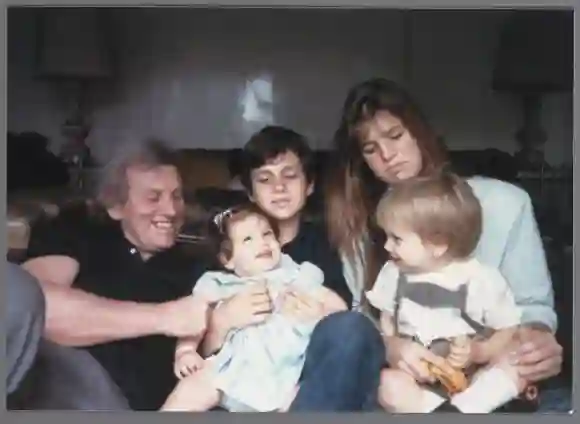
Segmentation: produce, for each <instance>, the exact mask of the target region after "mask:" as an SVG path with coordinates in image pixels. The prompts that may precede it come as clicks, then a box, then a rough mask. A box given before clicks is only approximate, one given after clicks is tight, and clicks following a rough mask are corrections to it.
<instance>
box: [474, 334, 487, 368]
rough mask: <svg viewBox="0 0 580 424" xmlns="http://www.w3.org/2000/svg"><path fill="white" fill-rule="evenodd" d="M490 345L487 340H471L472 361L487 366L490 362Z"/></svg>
mask: <svg viewBox="0 0 580 424" xmlns="http://www.w3.org/2000/svg"><path fill="white" fill-rule="evenodd" d="M488 347H489V343H488V340H487V339H478V338H474V339H472V340H471V353H470V358H469V359H470V360H471V362H473V363H474V364H486V363H488V362H489V360H490V352H489V348H488Z"/></svg>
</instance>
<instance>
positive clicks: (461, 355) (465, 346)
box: [447, 336, 471, 369]
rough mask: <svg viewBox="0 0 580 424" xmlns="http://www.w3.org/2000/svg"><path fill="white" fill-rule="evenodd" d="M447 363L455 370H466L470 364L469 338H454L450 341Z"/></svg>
mask: <svg viewBox="0 0 580 424" xmlns="http://www.w3.org/2000/svg"><path fill="white" fill-rule="evenodd" d="M447 362H448V363H449V365H451V366H452V367H453V368H457V369H463V368H466V367H467V366H468V365H469V364H470V363H471V338H470V337H469V336H459V337H455V338H454V339H453V340H452V341H451V346H450V348H449V355H448V356H447Z"/></svg>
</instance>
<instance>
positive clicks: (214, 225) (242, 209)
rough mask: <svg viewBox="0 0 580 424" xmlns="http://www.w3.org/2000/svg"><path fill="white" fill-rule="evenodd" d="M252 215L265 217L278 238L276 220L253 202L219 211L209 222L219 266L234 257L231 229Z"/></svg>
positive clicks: (213, 251)
mask: <svg viewBox="0 0 580 424" xmlns="http://www.w3.org/2000/svg"><path fill="white" fill-rule="evenodd" d="M251 215H257V216H259V217H262V218H264V219H265V220H266V221H267V222H268V224H270V227H272V230H273V231H274V234H275V236H276V238H278V235H279V229H278V225H276V222H275V221H274V220H273V219H271V218H270V217H269V216H268V215H266V214H265V213H264V212H263V211H262V210H261V209H260V208H259V207H258V206H256V205H255V204H253V203H250V202H247V203H243V204H240V205H236V206H233V207H231V208H227V209H224V210H222V211H219V212H217V213H216V214H215V215H214V216H213V217H212V218H211V220H210V222H209V223H208V232H207V234H208V239H209V244H210V249H211V250H212V257H213V258H214V259H215V260H217V261H218V263H217V264H216V265H218V266H219V267H221V266H223V263H224V261H228V260H230V259H231V258H232V254H233V244H232V240H231V229H232V227H233V225H234V224H235V223H237V222H240V221H242V220H244V219H246V218H247V217H249V216H251Z"/></svg>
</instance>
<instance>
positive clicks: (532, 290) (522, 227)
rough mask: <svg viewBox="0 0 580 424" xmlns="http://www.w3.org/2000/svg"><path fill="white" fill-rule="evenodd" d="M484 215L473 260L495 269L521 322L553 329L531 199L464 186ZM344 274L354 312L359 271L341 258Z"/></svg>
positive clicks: (496, 187)
mask: <svg viewBox="0 0 580 424" xmlns="http://www.w3.org/2000/svg"><path fill="white" fill-rule="evenodd" d="M468 181H469V185H470V186H471V187H472V189H473V191H474V192H475V195H476V196H477V198H478V199H479V201H480V203H481V206H482V209H483V231H482V234H481V238H480V240H479V244H478V246H477V248H476V250H475V252H474V255H475V256H476V257H477V258H478V259H479V260H480V261H481V262H483V263H486V264H489V265H491V266H495V267H497V268H498V269H499V270H500V271H501V273H502V274H503V275H504V277H505V278H506V279H507V280H508V282H509V284H510V286H511V288H512V291H513V293H514V296H515V298H516V302H517V304H518V305H519V306H520V307H521V308H522V322H523V323H529V322H541V323H543V324H546V325H548V326H549V327H550V328H551V329H552V330H553V331H555V330H556V327H557V317H556V313H555V311H554V293H553V288H552V280H551V278H550V272H549V270H548V266H547V263H546V255H545V252H544V247H543V244H542V239H541V237H540V233H539V230H538V224H537V222H536V219H535V217H534V212H533V207H532V202H531V199H530V197H529V195H528V194H527V193H526V192H525V191H524V190H523V189H521V188H519V187H516V186H515V185H512V184H509V183H506V182H503V181H500V180H495V179H491V178H483V177H474V178H471V179H469V180H468ZM343 265H344V274H345V278H346V280H347V283H348V285H349V287H350V289H351V290H352V291H353V297H354V301H353V309H358V307H359V304H360V298H361V294H362V267H361V265H360V262H359V263H357V264H356V265H355V266H354V267H353V265H352V264H351V263H350V262H349V261H348V260H346V259H345V258H344V257H343Z"/></svg>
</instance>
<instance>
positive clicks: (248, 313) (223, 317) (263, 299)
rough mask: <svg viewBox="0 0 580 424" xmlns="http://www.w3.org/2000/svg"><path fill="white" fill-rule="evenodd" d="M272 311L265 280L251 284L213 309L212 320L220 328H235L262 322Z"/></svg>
mask: <svg viewBox="0 0 580 424" xmlns="http://www.w3.org/2000/svg"><path fill="white" fill-rule="evenodd" d="M271 312H272V300H271V299H270V294H269V292H268V287H267V285H266V282H264V281H260V282H256V283H255V284H251V285H250V286H248V288H246V289H244V290H243V291H241V292H240V293H238V294H237V295H235V296H232V297H230V298H228V299H226V300H224V301H223V303H221V304H220V305H219V307H217V308H216V309H215V310H214V312H213V313H214V322H219V323H220V327H222V329H225V328H227V329H236V328H243V327H247V326H248V325H252V324H257V323H260V322H263V321H264V320H265V319H266V318H268V316H269V315H270V313H271Z"/></svg>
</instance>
